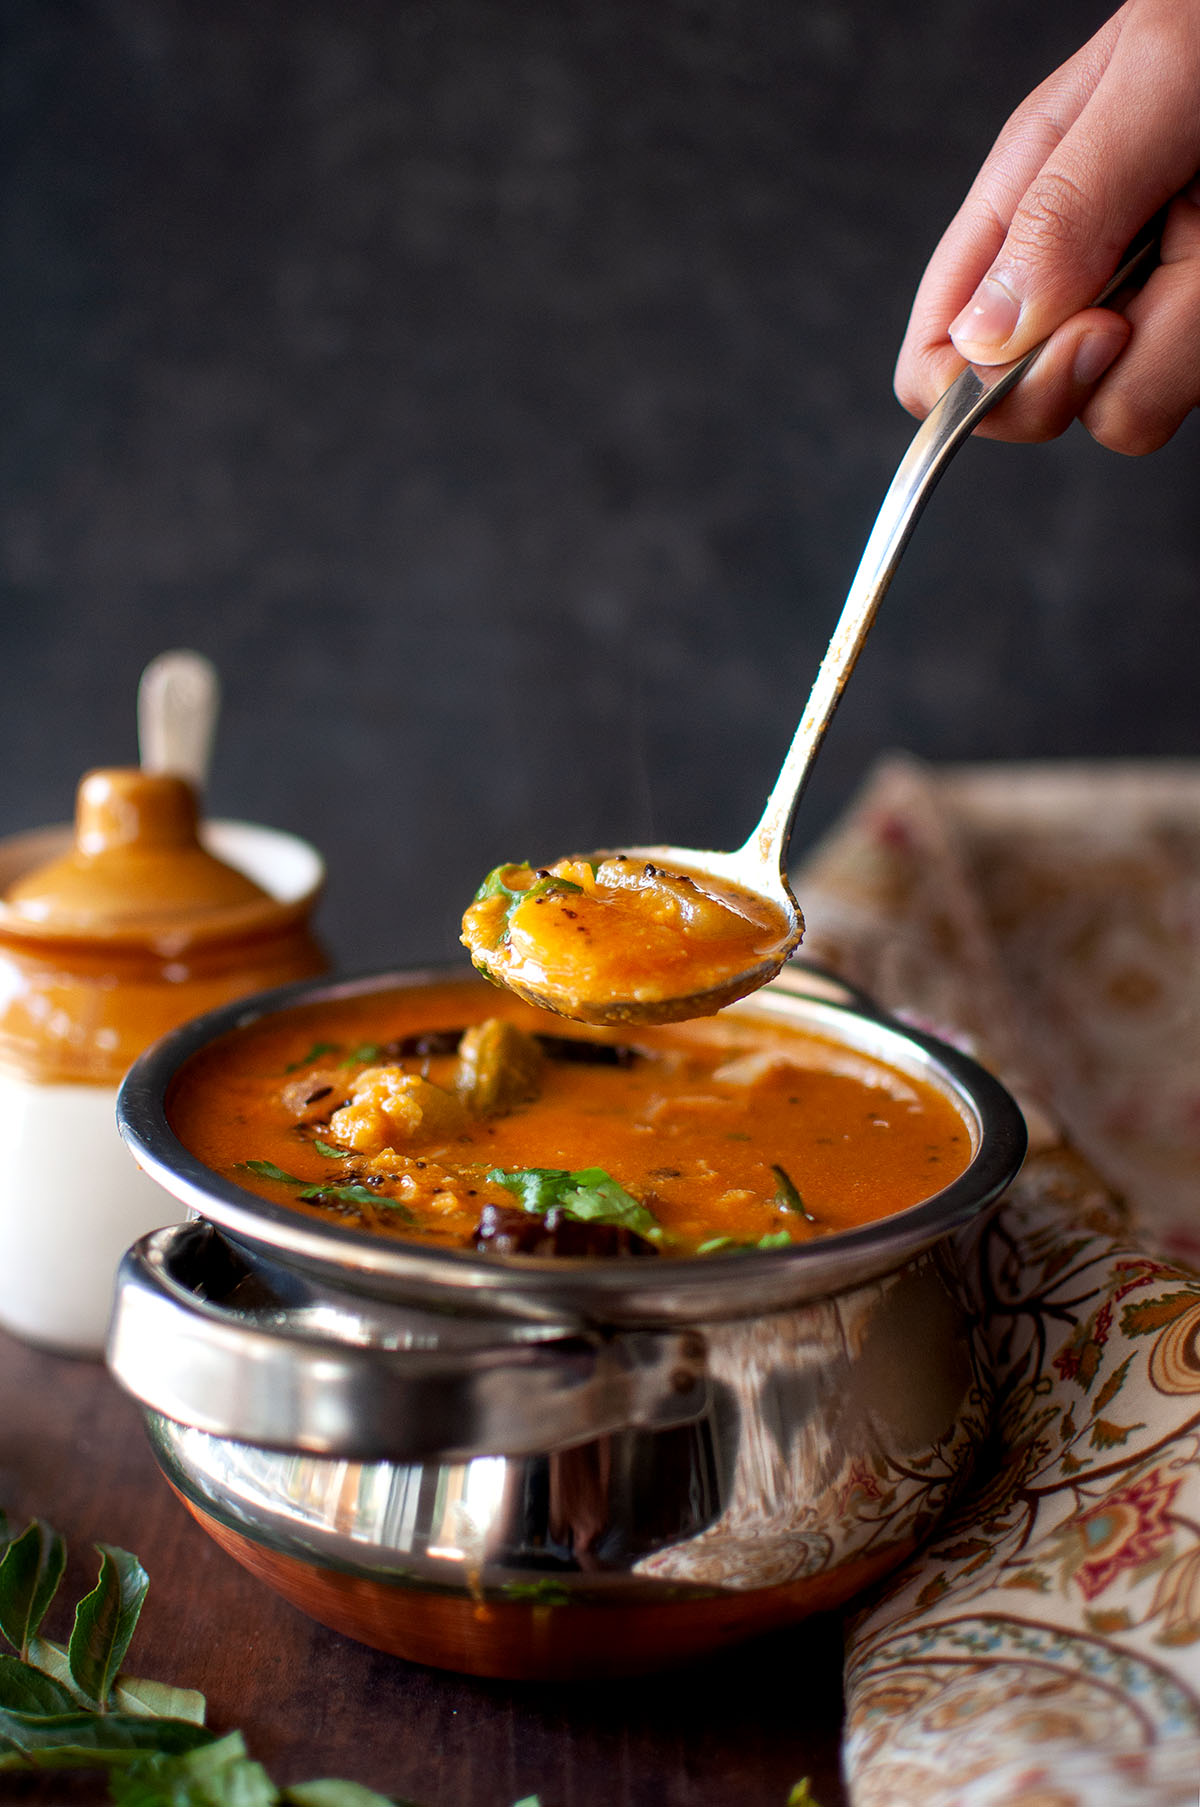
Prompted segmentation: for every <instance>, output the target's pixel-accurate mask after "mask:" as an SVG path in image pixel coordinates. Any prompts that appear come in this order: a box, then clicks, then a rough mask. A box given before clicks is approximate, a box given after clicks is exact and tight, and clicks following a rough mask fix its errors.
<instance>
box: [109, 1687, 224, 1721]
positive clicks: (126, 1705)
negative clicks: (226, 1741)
mask: <svg viewBox="0 0 1200 1807" xmlns="http://www.w3.org/2000/svg"><path fill="white" fill-rule="evenodd" d="M112 1698H113V1705H114V1707H117V1708H118V1709H119V1710H120V1711H121V1712H122V1713H141V1714H142V1715H144V1716H145V1717H146V1718H151V1719H187V1720H190V1721H191V1723H192V1724H193V1725H203V1724H204V1715H205V1713H206V1712H207V1710H208V1703H207V1702H206V1701H205V1698H204V1696H203V1694H201V1693H200V1692H199V1690H198V1689H196V1688H174V1687H172V1686H171V1684H170V1683H169V1682H156V1681H148V1680H147V1679H146V1678H145V1676H141V1675H118V1677H117V1679H116V1681H115V1682H114V1683H113V1691H112Z"/></svg>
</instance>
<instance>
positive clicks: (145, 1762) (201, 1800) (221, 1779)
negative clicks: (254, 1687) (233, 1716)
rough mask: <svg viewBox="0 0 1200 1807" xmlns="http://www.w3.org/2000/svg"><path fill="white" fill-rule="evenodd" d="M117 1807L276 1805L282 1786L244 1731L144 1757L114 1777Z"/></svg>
mask: <svg viewBox="0 0 1200 1807" xmlns="http://www.w3.org/2000/svg"><path fill="white" fill-rule="evenodd" d="M109 1793H110V1795H111V1797H112V1799H113V1800H114V1801H115V1802H117V1803H118V1807H276V1803H277V1802H278V1801H279V1799H280V1795H279V1790H278V1789H277V1788H276V1787H275V1785H274V1783H273V1782H272V1781H271V1778H270V1777H269V1776H268V1774H267V1772H266V1770H265V1769H264V1768H263V1766H262V1764H261V1763H256V1762H255V1761H254V1759H253V1758H252V1757H250V1756H248V1755H247V1753H246V1743H245V1740H244V1738H243V1737H242V1734H241V1733H240V1732H230V1733H229V1735H228V1736H227V1737H225V1738H217V1739H214V1740H212V1742H210V1743H209V1744H205V1745H201V1746H199V1747H197V1748H196V1749H195V1750H191V1751H187V1752H184V1753H183V1754H182V1755H177V1756H172V1755H167V1754H165V1753H159V1754H155V1755H153V1756H146V1757H139V1758H138V1759H137V1760H136V1762H134V1763H132V1764H131V1765H130V1767H129V1768H128V1769H127V1770H126V1771H125V1772H124V1773H123V1774H122V1773H115V1774H113V1775H112V1776H110V1778H109Z"/></svg>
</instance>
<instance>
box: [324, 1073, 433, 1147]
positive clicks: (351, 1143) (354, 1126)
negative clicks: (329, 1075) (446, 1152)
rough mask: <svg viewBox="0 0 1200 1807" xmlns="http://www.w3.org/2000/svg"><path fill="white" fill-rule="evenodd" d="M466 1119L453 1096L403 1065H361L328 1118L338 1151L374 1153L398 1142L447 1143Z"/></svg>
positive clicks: (330, 1132) (331, 1134) (330, 1131)
mask: <svg viewBox="0 0 1200 1807" xmlns="http://www.w3.org/2000/svg"><path fill="white" fill-rule="evenodd" d="M466 1121H467V1114H466V1109H465V1107H464V1105H463V1104H462V1102H461V1101H460V1100H459V1099H458V1098H456V1097H455V1096H454V1094H453V1092H447V1091H443V1089H442V1087H441V1086H439V1085H433V1084H431V1082H430V1081H429V1080H428V1079H420V1078H418V1077H417V1075H416V1074H415V1073H406V1072H405V1071H404V1069H403V1068H402V1067H364V1068H363V1070H362V1072H361V1073H360V1074H359V1075H358V1078H357V1079H356V1080H355V1082H354V1090H353V1091H352V1093H351V1095H350V1102H349V1104H347V1105H346V1106H344V1108H343V1109H342V1110H340V1111H335V1112H334V1114H333V1116H332V1117H331V1118H330V1120H329V1134H330V1137H331V1139H332V1140H333V1141H335V1142H338V1143H340V1144H341V1145H342V1147H343V1148H354V1149H357V1150H358V1151H359V1153H361V1154H378V1153H379V1151H380V1150H381V1149H384V1148H394V1147H395V1146H396V1145H397V1143H406V1142H415V1141H421V1142H430V1141H442V1142H445V1141H448V1140H450V1139H451V1138H452V1137H454V1136H456V1135H458V1133H459V1132H460V1131H461V1130H462V1129H464V1128H465V1127H466Z"/></svg>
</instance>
